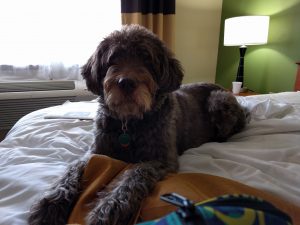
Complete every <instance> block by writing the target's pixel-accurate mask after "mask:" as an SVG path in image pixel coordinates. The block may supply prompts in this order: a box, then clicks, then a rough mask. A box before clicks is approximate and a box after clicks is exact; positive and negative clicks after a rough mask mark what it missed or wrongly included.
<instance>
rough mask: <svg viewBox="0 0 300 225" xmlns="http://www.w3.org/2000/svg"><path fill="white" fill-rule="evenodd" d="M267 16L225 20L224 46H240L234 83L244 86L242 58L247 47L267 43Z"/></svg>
mask: <svg viewBox="0 0 300 225" xmlns="http://www.w3.org/2000/svg"><path fill="white" fill-rule="evenodd" d="M269 20H270V19H269V16H239V17H233V18H229V19H226V20H225V27H224V46H240V62H239V67H238V70H237V75H236V81H238V82H242V87H243V84H244V56H245V53H246V50H247V45H262V44H266V43H267V42H268V30H269Z"/></svg>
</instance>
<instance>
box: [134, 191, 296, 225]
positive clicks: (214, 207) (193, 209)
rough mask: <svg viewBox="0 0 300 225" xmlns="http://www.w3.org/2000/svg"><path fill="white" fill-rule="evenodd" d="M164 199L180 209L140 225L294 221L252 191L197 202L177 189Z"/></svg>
mask: <svg viewBox="0 0 300 225" xmlns="http://www.w3.org/2000/svg"><path fill="white" fill-rule="evenodd" d="M161 199H162V200H164V201H167V202H169V203H171V204H174V205H176V206H178V207H179V209H178V210H176V211H175V212H172V213H170V214H168V215H167V216H165V217H163V218H161V219H158V220H155V221H149V222H144V223H140V224H139V225H292V221H291V219H290V217H289V216H288V215H287V214H285V213H284V212H282V211H280V210H279V209H277V208H275V207H274V206H273V205H272V204H270V203H269V202H266V201H264V200H262V199H259V198H257V197H253V196H249V195H224V196H221V197H217V198H213V199H210V200H208V201H205V202H200V203H198V204H194V203H193V202H192V201H190V200H188V199H186V198H184V197H182V196H180V195H178V194H175V193H171V194H166V195H163V196H161Z"/></svg>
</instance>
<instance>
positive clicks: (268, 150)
mask: <svg viewBox="0 0 300 225" xmlns="http://www.w3.org/2000/svg"><path fill="white" fill-rule="evenodd" d="M238 100H239V101H240V102H241V104H242V105H244V106H246V107H247V108H249V109H250V110H251V114H252V120H251V122H250V124H249V126H248V127H247V128H246V129H245V130H244V131H242V132H241V133H239V134H236V135H234V136H233V137H232V138H231V139H230V140H228V142H225V143H207V144H204V145H202V146H200V147H198V148H194V149H190V150H188V151H186V152H185V153H184V155H183V156H181V157H180V172H202V173H208V174H213V175H218V176H223V177H227V178H230V179H233V180H237V181H240V182H242V183H245V184H248V185H250V186H253V187H256V188H259V189H262V190H266V191H268V192H271V193H275V194H277V195H279V196H280V197H282V198H284V199H287V200H290V201H291V202H293V203H295V204H297V205H298V206H300V93H280V94H272V95H259V96H249V97H239V98H238ZM73 104H76V103H73ZM89 104H91V103H89ZM93 104H97V103H93ZM81 105H82V103H81V104H80V106H81ZM61 108H62V107H61V106H56V107H51V108H47V109H43V110H39V111H35V112H33V113H31V114H28V115H27V116H25V117H24V118H22V119H21V120H20V121H19V122H18V123H17V124H16V125H15V126H14V127H13V128H12V130H11V131H10V132H9V134H8V136H7V137H6V139H5V140H4V141H2V142H1V143H0V224H1V225H23V224H26V217H27V216H28V211H29V208H30V206H31V204H32V203H33V201H34V199H36V198H38V196H39V195H41V194H42V193H43V192H44V191H45V190H46V189H47V187H48V186H49V185H51V184H52V183H53V181H54V180H56V179H57V178H58V177H59V176H61V174H62V173H63V172H64V169H65V167H66V166H67V164H68V163H69V162H71V161H73V160H75V159H78V158H79V157H80V156H82V155H83V154H84V153H85V152H86V150H87V149H89V147H90V146H91V144H92V142H93V135H92V129H93V122H92V121H91V120H78V119H44V116H46V115H48V114H49V112H53V110H54V111H55V110H58V109H61ZM73 108H74V107H73Z"/></svg>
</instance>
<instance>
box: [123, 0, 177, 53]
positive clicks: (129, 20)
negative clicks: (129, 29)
mask: <svg viewBox="0 0 300 225" xmlns="http://www.w3.org/2000/svg"><path fill="white" fill-rule="evenodd" d="M121 12H122V24H140V25H143V26H144V27H147V28H148V29H149V30H151V31H152V32H153V33H155V34H157V35H158V37H159V38H160V39H161V40H163V41H164V42H165V44H166V45H167V46H168V47H169V48H170V49H172V50H174V45H175V43H174V42H175V39H174V34H175V32H174V27H175V24H174V22H175V0H121Z"/></svg>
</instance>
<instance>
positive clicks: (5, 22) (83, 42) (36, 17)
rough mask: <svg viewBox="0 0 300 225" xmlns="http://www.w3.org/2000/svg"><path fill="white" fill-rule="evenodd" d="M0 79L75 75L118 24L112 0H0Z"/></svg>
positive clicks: (117, 10) (117, 4)
mask: <svg viewBox="0 0 300 225" xmlns="http://www.w3.org/2000/svg"><path fill="white" fill-rule="evenodd" d="M0 9H1V10H0V82H2V81H7V80H10V81H11V80H12V81H20V80H37V79H43V80H56V79H71V80H76V79H81V76H80V67H81V66H82V65H83V64H84V63H85V62H86V61H87V59H88V58H89V56H90V55H91V54H92V53H93V52H94V50H95V49H96V47H97V45H98V43H99V42H100V41H101V40H102V39H103V37H104V36H106V35H107V34H109V33H110V32H111V31H113V30H115V29H118V28H119V27H120V26H121V13H120V12H121V10H120V1H118V0H1V1H0Z"/></svg>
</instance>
